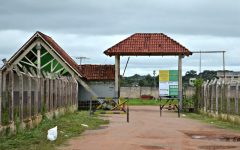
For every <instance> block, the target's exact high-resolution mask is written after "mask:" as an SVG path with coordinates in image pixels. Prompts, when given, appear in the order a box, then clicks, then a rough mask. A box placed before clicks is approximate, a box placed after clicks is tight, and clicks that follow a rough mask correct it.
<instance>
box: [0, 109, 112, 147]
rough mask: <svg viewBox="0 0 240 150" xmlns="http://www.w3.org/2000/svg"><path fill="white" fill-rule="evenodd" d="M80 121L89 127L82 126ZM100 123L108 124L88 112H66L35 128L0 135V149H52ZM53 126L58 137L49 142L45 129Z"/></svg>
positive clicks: (96, 126) (45, 120)
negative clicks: (56, 127)
mask: <svg viewBox="0 0 240 150" xmlns="http://www.w3.org/2000/svg"><path fill="white" fill-rule="evenodd" d="M82 123H83V124H87V125H88V126H89V127H88V128H86V127H82V126H81V124H82ZM102 124H108V121H106V120H101V119H99V118H97V116H92V117H90V116H89V115H88V112H75V113H72V114H66V115H64V116H61V117H59V118H57V119H53V120H49V119H47V118H45V119H43V121H42V122H41V123H40V124H39V126H38V127H37V128H34V129H28V130H27V129H26V130H24V131H22V132H20V133H18V134H16V135H13V136H3V137H0V149H1V150H6V149H8V150H9V149H10V150H11V149H19V150H26V149H27V150H31V149H34V150H38V149H44V150H45V149H46V150H48V149H54V148H55V147H56V146H59V145H61V144H63V143H64V142H65V141H66V140H67V139H69V138H71V137H76V136H79V135H80V134H81V133H82V132H83V131H84V130H86V129H96V128H98V127H99V126H100V125H102ZM55 126H58V137H57V140H56V141H53V142H51V141H49V140H47V131H48V129H50V128H53V127H55Z"/></svg>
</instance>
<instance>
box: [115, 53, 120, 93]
mask: <svg viewBox="0 0 240 150" xmlns="http://www.w3.org/2000/svg"><path fill="white" fill-rule="evenodd" d="M119 77H120V56H119V55H116V56H115V93H114V96H115V97H119V96H120V82H119V81H120V79H119Z"/></svg>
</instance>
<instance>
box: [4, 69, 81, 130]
mask: <svg viewBox="0 0 240 150" xmlns="http://www.w3.org/2000/svg"><path fill="white" fill-rule="evenodd" d="M77 96H78V84H77V81H76V80H75V79H74V78H72V77H62V76H59V75H56V74H49V73H44V72H42V73H41V74H40V75H39V74H38V75H36V73H35V72H34V70H31V72H30V71H29V72H28V71H27V69H26V68H25V69H24V72H22V71H19V68H17V67H14V69H13V70H10V71H5V72H2V71H1V70H0V127H1V126H7V125H9V124H14V122H15V124H16V121H17V120H18V121H19V122H20V123H24V122H25V123H26V122H28V121H32V120H33V118H36V117H38V116H42V115H43V114H47V113H49V112H54V111H56V110H59V109H61V108H67V107H71V106H75V107H76V108H77V105H78V104H77V102H78V97H77Z"/></svg>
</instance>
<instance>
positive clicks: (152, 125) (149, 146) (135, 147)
mask: <svg viewBox="0 0 240 150" xmlns="http://www.w3.org/2000/svg"><path fill="white" fill-rule="evenodd" d="M107 119H109V120H110V124H109V125H108V126H107V127H103V128H102V129H99V130H91V131H87V132H85V133H84V134H83V136H81V137H78V138H74V139H71V140H70V141H69V142H68V144H69V145H68V146H66V147H60V148H59V149H61V150H158V149H159V150H161V149H164V150H196V149H207V150H208V149H210V150H213V149H231V150H232V149H235V150H239V149H240V141H239V142H233V141H231V140H232V139H231V138H233V137H236V136H240V133H236V132H233V131H228V130H224V129H218V128H215V127H213V126H211V125H207V124H204V123H201V122H199V121H196V120H191V119H187V118H183V117H182V118H180V119H179V118H177V114H176V113H173V112H169V111H165V112H163V116H162V117H161V118H160V117H159V110H158V107H155V106H134V107H133V106H132V107H131V108H130V123H126V116H125V115H116V114H115V115H108V117H107ZM233 140H239V139H233Z"/></svg>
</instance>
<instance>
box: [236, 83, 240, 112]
mask: <svg viewBox="0 0 240 150" xmlns="http://www.w3.org/2000/svg"><path fill="white" fill-rule="evenodd" d="M238 89H239V82H237V84H236V93H235V113H236V114H238V99H239V95H238Z"/></svg>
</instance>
